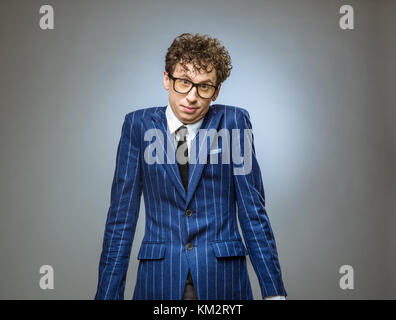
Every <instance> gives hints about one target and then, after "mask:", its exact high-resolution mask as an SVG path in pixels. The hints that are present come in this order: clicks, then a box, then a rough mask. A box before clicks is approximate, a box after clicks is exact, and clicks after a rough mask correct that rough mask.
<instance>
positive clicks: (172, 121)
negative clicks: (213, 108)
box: [165, 103, 204, 135]
mask: <svg viewBox="0 0 396 320" xmlns="http://www.w3.org/2000/svg"><path fill="white" fill-rule="evenodd" d="M165 114H166V121H167V122H168V127H169V131H170V132H171V133H172V134H173V133H175V131H176V130H177V129H179V128H180V127H181V126H183V125H184V126H186V127H187V131H188V134H193V135H195V134H196V133H197V132H198V130H199V128H200V127H201V125H202V122H203V119H204V118H201V119H200V120H198V121H197V122H194V123H190V124H184V123H183V122H181V121H180V120H179V119H178V118H177V117H176V115H175V113H174V112H173V110H172V108H171V106H170V105H169V103H168V106H167V107H166V110H165Z"/></svg>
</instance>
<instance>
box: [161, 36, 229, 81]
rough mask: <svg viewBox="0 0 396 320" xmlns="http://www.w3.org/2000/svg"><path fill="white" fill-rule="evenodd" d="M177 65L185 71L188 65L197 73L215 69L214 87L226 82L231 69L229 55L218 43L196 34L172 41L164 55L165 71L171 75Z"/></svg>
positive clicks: (216, 40) (214, 39)
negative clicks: (191, 65)
mask: <svg viewBox="0 0 396 320" xmlns="http://www.w3.org/2000/svg"><path fill="white" fill-rule="evenodd" d="M177 63H180V64H181V66H182V67H183V68H184V70H186V71H187V70H188V69H187V66H186V64H188V63H192V64H193V67H194V69H195V70H197V71H198V72H200V70H204V71H206V72H211V71H212V69H213V68H215V70H216V79H217V80H216V81H217V83H216V85H219V84H220V83H222V82H223V81H224V80H226V79H227V78H228V77H229V75H230V73H231V69H232V65H231V57H230V54H229V53H228V51H227V49H226V48H225V47H224V46H223V45H221V43H220V41H219V40H218V39H216V38H210V37H209V36H208V35H200V34H198V33H196V34H195V35H192V34H191V33H183V34H181V35H179V36H178V37H176V38H175V39H174V40H173V42H172V44H171V46H170V47H169V48H168V52H167V53H166V57H165V71H166V72H168V73H171V74H172V73H173V72H174V71H175V67H176V64H177Z"/></svg>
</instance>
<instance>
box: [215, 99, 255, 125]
mask: <svg viewBox="0 0 396 320" xmlns="http://www.w3.org/2000/svg"><path fill="white" fill-rule="evenodd" d="M212 107H213V108H215V110H216V112H221V113H223V118H224V121H225V123H226V126H227V127H229V128H240V127H241V126H246V124H249V123H250V115H249V112H248V111H247V110H246V109H245V108H242V107H237V106H232V105H223V104H214V105H212Z"/></svg>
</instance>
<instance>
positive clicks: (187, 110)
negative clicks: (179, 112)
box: [181, 106, 198, 113]
mask: <svg viewBox="0 0 396 320" xmlns="http://www.w3.org/2000/svg"><path fill="white" fill-rule="evenodd" d="M181 107H182V109H183V111H185V112H187V113H194V112H195V110H197V109H198V108H194V107H191V106H181Z"/></svg>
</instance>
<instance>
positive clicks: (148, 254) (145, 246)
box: [137, 242, 166, 260]
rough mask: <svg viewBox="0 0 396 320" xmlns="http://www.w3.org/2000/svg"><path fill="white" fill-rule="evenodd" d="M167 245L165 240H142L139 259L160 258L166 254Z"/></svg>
mask: <svg viewBox="0 0 396 320" xmlns="http://www.w3.org/2000/svg"><path fill="white" fill-rule="evenodd" d="M165 249H166V245H165V243H163V242H142V244H141V246H140V249H139V253H138V257H137V258H138V260H160V259H163V258H164V256H165Z"/></svg>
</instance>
